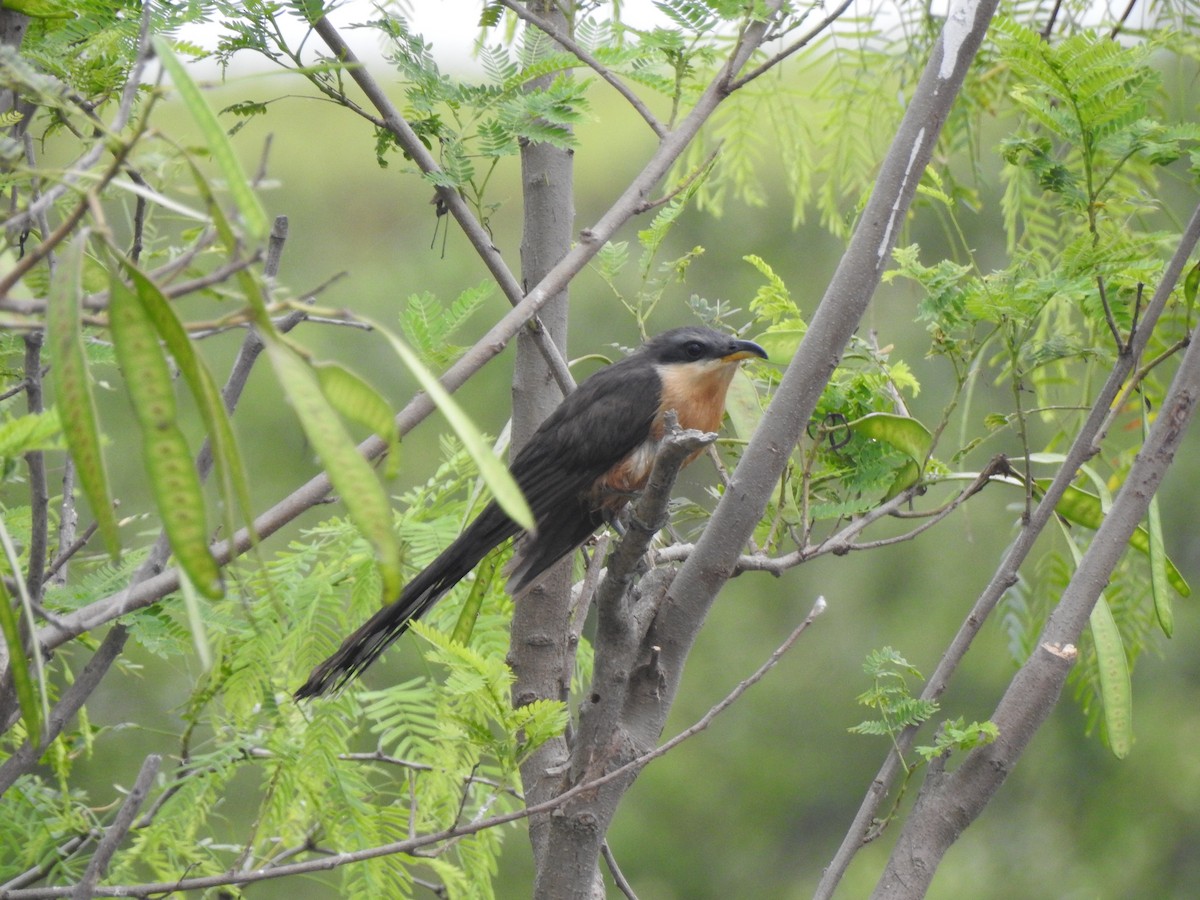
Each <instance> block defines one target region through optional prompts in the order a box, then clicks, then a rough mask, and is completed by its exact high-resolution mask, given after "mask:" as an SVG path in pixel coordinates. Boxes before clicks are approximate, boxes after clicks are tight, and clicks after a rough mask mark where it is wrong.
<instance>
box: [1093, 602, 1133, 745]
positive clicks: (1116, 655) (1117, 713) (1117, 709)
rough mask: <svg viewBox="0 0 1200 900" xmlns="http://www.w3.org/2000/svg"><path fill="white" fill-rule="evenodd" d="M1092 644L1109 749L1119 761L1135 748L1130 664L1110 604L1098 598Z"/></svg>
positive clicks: (1094, 613)
mask: <svg viewBox="0 0 1200 900" xmlns="http://www.w3.org/2000/svg"><path fill="white" fill-rule="evenodd" d="M1090 622H1091V626H1092V641H1093V642H1094V643H1095V645H1096V664H1097V668H1098V670H1099V673H1100V697H1101V700H1102V701H1103V703H1104V725H1105V729H1106V731H1107V732H1108V746H1109V749H1111V750H1112V752H1113V755H1114V756H1116V757H1117V759H1124V758H1125V757H1126V756H1128V755H1129V750H1130V748H1131V747H1132V745H1133V690H1132V689H1131V688H1130V685H1129V661H1128V658H1127V657H1126V656H1125V644H1124V642H1123V641H1122V640H1121V632H1120V631H1119V630H1118V629H1117V622H1116V620H1115V619H1114V618H1113V614H1112V610H1111V609H1110V608H1109V605H1108V601H1107V600H1105V599H1104V595H1103V594H1101V595H1100V596H1099V597H1097V598H1096V605H1095V606H1094V607H1092V615H1091V619H1090Z"/></svg>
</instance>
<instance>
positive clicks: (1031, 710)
mask: <svg viewBox="0 0 1200 900" xmlns="http://www.w3.org/2000/svg"><path fill="white" fill-rule="evenodd" d="M1174 284H1175V279H1174V278H1170V279H1167V278H1166V277H1164V282H1163V284H1162V285H1160V290H1162V289H1164V285H1165V290H1166V292H1167V293H1169V292H1170V290H1171V289H1172V288H1173V287H1174ZM1198 336H1200V333H1198V332H1194V333H1193V335H1192V343H1191V345H1190V346H1189V347H1188V349H1187V352H1186V353H1185V354H1184V356H1183V360H1182V361H1181V363H1180V367H1179V371H1178V372H1177V373H1176V374H1175V379H1174V380H1173V382H1172V383H1171V388H1170V390H1169V391H1168V393H1167V397H1166V399H1165V401H1164V402H1163V405H1162V407H1161V409H1160V410H1159V414H1158V416H1157V418H1156V419H1155V421H1154V424H1153V426H1152V427H1151V429H1150V434H1149V435H1148V437H1147V438H1146V441H1145V443H1144V444H1143V445H1142V449H1141V450H1140V451H1139V453H1138V455H1137V457H1136V459H1135V460H1134V462H1133V466H1132V468H1131V469H1130V471H1129V476H1128V478H1127V479H1126V480H1125V483H1124V484H1123V485H1122V486H1121V489H1120V491H1118V492H1117V495H1116V497H1115V498H1114V499H1113V504H1112V507H1111V508H1110V509H1109V511H1108V513H1107V514H1106V515H1105V517H1104V521H1103V522H1102V523H1101V525H1100V527H1099V529H1097V531H1096V534H1095V536H1094V537H1093V538H1092V541H1091V543H1090V544H1089V545H1088V549H1087V552H1086V553H1085V554H1084V556H1083V559H1082V560H1080V562H1079V565H1078V567H1077V568H1076V570H1075V574H1074V575H1073V577H1072V578H1071V581H1070V583H1069V584H1068V585H1067V587H1066V589H1065V590H1064V591H1063V594H1062V597H1061V599H1060V600H1059V602H1058V605H1057V606H1056V607H1055V608H1054V611H1053V612H1052V613H1051V614H1050V618H1049V619H1048V621H1047V622H1046V626H1045V628H1044V629H1043V630H1042V634H1041V637H1040V638H1039V639H1038V647H1037V649H1036V650H1035V651H1034V652H1033V654H1032V655H1031V656H1030V657H1029V659H1028V660H1026V661H1025V664H1024V665H1023V666H1022V667H1021V669H1020V670H1019V671H1018V672H1017V674H1016V676H1015V677H1014V678H1013V680H1012V682H1011V683H1010V684H1009V687H1008V690H1006V691H1005V693H1004V696H1003V698H1002V699H1001V700H1000V703H999V705H998V706H997V707H996V711H995V712H994V713H993V714H992V716H991V719H992V721H993V722H995V723H996V725H997V727H998V728H999V732H1000V734H999V737H998V738H997V739H996V741H995V742H994V743H992V744H989V745H988V746H985V747H977V748H976V749H974V750H972V751H971V752H970V753H969V754H967V757H966V759H965V760H964V761H963V763H962V764H961V765H960V766H959V767H958V768H957V769H955V770H954V771H953V772H951V773H949V774H947V775H945V776H944V777H942V778H939V779H936V780H929V779H927V780H926V781H925V783H924V784H923V785H922V788H921V792H920V794H919V795H918V797H917V801H916V805H915V806H914V808H913V811H912V812H911V813H910V814H909V816H908V818H907V819H906V820H905V823H904V827H903V828H902V829H901V832H900V837H899V838H898V839H897V842H896V846H895V848H894V849H893V851H892V854H891V857H890V858H889V859H888V865H887V868H886V869H885V870H884V873H883V875H882V877H881V878H880V880H879V884H878V885H877V886H876V888H875V892H874V893H873V894H872V897H874V898H877V900H885V898H886V900H901V898H919V897H923V896H924V895H925V890H926V888H927V887H928V885H929V883H930V881H931V880H932V878H933V876H934V873H935V872H936V871H937V867H938V864H939V863H940V862H941V859H942V857H943V855H944V854H945V852H946V851H947V850H948V849H949V848H950V846H951V845H952V844H953V843H954V841H955V840H957V839H958V837H959V835H960V834H961V833H962V831H963V830H965V829H966V828H967V826H969V825H970V824H971V823H972V822H973V821H974V820H975V818H976V817H977V816H978V815H979V813H980V812H982V811H983V809H984V807H985V806H986V805H987V804H988V803H989V802H990V801H991V799H992V797H993V796H994V795H995V793H996V791H998V790H999V789H1000V786H1001V785H1002V784H1003V783H1004V781H1005V779H1006V778H1007V777H1008V774H1009V773H1010V772H1011V771H1012V769H1013V767H1014V766H1015V765H1016V764H1017V761H1018V760H1019V759H1020V757H1021V754H1022V753H1024V751H1025V749H1026V747H1027V746H1028V745H1029V742H1030V741H1031V740H1032V739H1033V736H1034V734H1036V733H1037V730H1038V728H1040V727H1041V725H1042V723H1043V722H1045V720H1046V719H1047V718H1048V717H1049V715H1050V712H1051V711H1052V710H1053V709H1054V706H1055V704H1056V703H1057V701H1058V697H1059V694H1060V693H1061V691H1062V687H1063V684H1064V683H1065V682H1066V678H1067V675H1068V674H1069V672H1070V670H1071V666H1072V664H1073V663H1074V661H1075V656H1076V653H1075V645H1076V643H1077V642H1078V641H1079V636H1080V635H1081V634H1082V632H1083V629H1084V627H1085V626H1086V625H1087V624H1088V617H1089V616H1090V615H1091V611H1092V608H1093V607H1094V606H1095V604H1096V599H1097V598H1098V597H1099V596H1100V594H1101V592H1102V591H1103V589H1104V587H1105V586H1106V585H1107V583H1108V579H1109V577H1110V576H1111V574H1112V571H1113V569H1114V568H1115V567H1116V565H1117V563H1118V562H1120V559H1121V556H1122V555H1123V554H1124V553H1125V550H1126V547H1127V546H1128V543H1129V538H1130V536H1131V535H1132V534H1133V532H1134V530H1136V529H1137V527H1138V525H1139V523H1140V522H1141V521H1142V519H1143V518H1144V517H1145V515H1146V512H1147V510H1148V509H1149V506H1150V501H1151V500H1152V499H1153V497H1154V494H1155V492H1156V491H1157V490H1158V488H1159V485H1160V484H1161V483H1162V479H1163V476H1164V475H1165V474H1166V472H1167V470H1168V469H1169V468H1170V465H1171V463H1172V461H1173V459H1174V456H1175V452H1176V451H1177V450H1178V448H1179V445H1180V442H1181V440H1182V439H1183V435H1184V433H1185V431H1186V429H1187V425H1188V424H1189V423H1190V421H1191V419H1192V416H1193V415H1194V413H1195V409H1196V402H1197V400H1198V399H1200V342H1198V341H1197V337H1198ZM1097 407H1098V408H1100V404H1099V403H1097ZM1103 409H1104V410H1107V407H1103Z"/></svg>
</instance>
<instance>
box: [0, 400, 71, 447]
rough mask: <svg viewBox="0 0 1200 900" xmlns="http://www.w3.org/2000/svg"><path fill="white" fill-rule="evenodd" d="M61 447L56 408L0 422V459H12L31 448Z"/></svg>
mask: <svg viewBox="0 0 1200 900" xmlns="http://www.w3.org/2000/svg"><path fill="white" fill-rule="evenodd" d="M60 449H62V422H60V421H59V418H58V410H57V409H48V410H46V411H45V412H40V413H26V414H25V415H23V416H17V418H15V419H9V420H8V421H7V422H3V423H0V459H12V458H13V457H16V456H21V455H23V454H25V453H29V452H30V451H33V450H60Z"/></svg>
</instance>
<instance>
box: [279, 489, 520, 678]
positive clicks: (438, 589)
mask: <svg viewBox="0 0 1200 900" xmlns="http://www.w3.org/2000/svg"><path fill="white" fill-rule="evenodd" d="M520 531H521V529H520V526H518V525H517V524H516V523H515V522H513V521H512V519H510V518H509V517H508V516H507V515H505V514H504V512H503V511H501V509H500V508H499V507H498V506H496V505H495V504H494V503H490V504H488V506H487V507H486V508H485V509H484V511H483V512H482V513H480V514H479V517H478V518H476V519H475V521H474V522H472V523H471V524H470V526H469V527H468V528H467V530H466V531H464V532H463V533H462V534H461V535H459V537H458V540H456V541H455V542H454V543H453V544H451V545H450V546H449V547H447V548H446V549H445V550H444V551H443V552H442V554H441V555H440V556H439V557H438V558H437V559H435V560H434V561H433V562H431V563H430V564H429V565H428V566H426V567H425V569H424V570H423V571H422V572H421V573H420V574H419V575H417V576H416V577H415V578H414V579H413V580H412V581H410V582H409V583H408V584H407V585H406V586H405V588H404V590H403V591H401V592H400V596H399V597H398V598H397V599H396V600H395V602H393V603H391V604H389V605H387V606H385V607H384V608H383V609H381V610H379V612H377V613H375V615H373V616H371V618H370V619H368V620H367V621H366V623H364V624H363V625H362V627H361V628H359V629H358V630H357V631H355V632H354V633H353V634H352V635H350V636H349V637H348V638H346V639H345V640H344V641H342V646H341V647H339V648H338V651H337V652H336V653H334V654H333V656H331V657H329V659H327V660H325V661H324V662H323V663H321V664H320V665H319V666H317V667H316V668H315V669H313V670H312V673H311V674H310V675H309V676H308V680H307V681H306V682H304V684H303V685H301V686H300V688H299V690H297V691H296V694H295V696H296V699H297V700H303V699H306V698H308V697H316V696H318V695H320V694H324V693H326V692H328V691H331V690H334V689H336V688H339V687H341V686H342V685H344V684H345V683H346V682H347V681H349V680H351V679H352V678H355V677H357V676H358V675H359V674H361V673H362V671H363V670H364V669H365V668H367V666H369V665H370V664H371V663H373V662H374V661H375V660H376V659H378V658H379V655H380V654H381V653H383V651H384V650H386V649H387V647H388V645H389V644H391V643H392V641H394V640H395V639H396V638H398V637H400V635H402V634H403V633H404V631H405V629H407V628H408V624H409V622H411V621H412V620H413V619H417V618H420V617H421V616H422V615H424V614H425V613H426V612H428V611H429V609H430V608H431V607H432V606H433V605H434V604H435V603H437V601H438V600H439V599H441V597H442V595H443V594H445V593H446V592H447V591H448V590H450V588H452V587H454V585H456V584H458V583H459V582H460V581H462V579H463V578H465V577H466V576H467V574H468V573H469V572H470V571H471V570H472V569H473V568H475V566H476V564H477V563H478V562H479V561H480V560H481V559H483V558H484V557H485V556H486V555H487V554H488V553H489V552H490V551H491V550H492V548H494V547H496V546H497V545H499V544H500V543H501V542H502V541H504V540H506V539H508V538H510V537H512V536H514V535H516V534H519V533H520Z"/></svg>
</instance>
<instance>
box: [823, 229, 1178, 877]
mask: <svg viewBox="0 0 1200 900" xmlns="http://www.w3.org/2000/svg"><path fill="white" fill-rule="evenodd" d="M1198 241H1200V206H1197V207H1196V209H1195V210H1194V211H1193V212H1192V218H1191V220H1190V221H1189V222H1188V224H1187V227H1186V228H1185V229H1184V233H1183V236H1182V238H1181V239H1180V243H1179V246H1178V247H1177V248H1176V250H1175V253H1174V255H1173V256H1172V258H1171V261H1170V262H1169V263H1168V264H1167V267H1166V269H1165V270H1164V272H1163V277H1162V281H1161V282H1160V283H1159V285H1158V288H1157V290H1155V292H1154V296H1153V297H1152V298H1151V300H1150V303H1149V305H1148V306H1147V307H1146V312H1145V315H1144V316H1143V317H1142V322H1141V324H1140V325H1139V326H1138V330H1137V331H1136V332H1135V333H1134V335H1133V337H1132V340H1131V341H1130V343H1131V348H1130V351H1129V352H1127V353H1122V354H1120V355H1119V356H1118V357H1117V359H1116V361H1115V362H1114V364H1113V369H1112V372H1111V373H1110V374H1109V377H1108V379H1107V380H1106V381H1105V383H1104V386H1103V387H1102V388H1101V389H1100V392H1099V394H1098V395H1097V397H1096V401H1095V402H1094V403H1093V404H1092V409H1091V412H1090V413H1089V414H1088V417H1087V420H1086V421H1085V422H1084V424H1083V426H1082V427H1081V428H1080V429H1079V433H1078V434H1077V435H1076V437H1075V441H1074V442H1073V443H1072V445H1071V449H1070V450H1069V451H1068V452H1067V456H1066V459H1064V460H1063V464H1062V466H1061V467H1060V468H1059V470H1058V472H1057V474H1056V475H1055V477H1054V481H1053V482H1052V483H1051V485H1050V487H1049V488H1047V490H1046V493H1045V495H1044V496H1043V497H1042V500H1041V502H1040V503H1039V504H1038V505H1037V506H1036V507H1035V508H1034V509H1033V512H1032V513H1031V515H1030V517H1029V521H1028V522H1026V523H1025V524H1024V525H1023V526H1022V528H1021V531H1020V533H1019V534H1018V535H1017V538H1016V540H1015V541H1013V543H1012V546H1011V547H1010V548H1009V551H1008V553H1007V554H1006V555H1005V557H1004V560H1003V561H1002V562H1001V563H1000V566H999V567H998V568H997V569H996V572H995V574H994V575H993V576H992V578H991V581H990V582H989V583H988V585H987V587H985V588H984V590H983V592H982V593H981V594H980V595H979V598H978V599H977V600H976V601H975V604H974V606H972V607H971V610H970V612H969V613H968V614H967V616H966V618H965V619H964V620H963V624H962V626H961V627H960V628H959V630H958V633H957V634H956V635H955V636H954V639H953V640H952V641H951V643H950V646H949V647H947V648H946V652H945V653H944V654H943V655H942V658H941V660H940V661H939V662H938V666H937V669H936V670H934V673H933V674H932V675H931V676H930V678H929V682H928V684H926V686H925V690H924V691H922V693H921V697H922V698H923V699H926V700H936V699H937V698H938V697H940V696H941V695H942V692H943V691H945V689H946V686H947V684H948V683H949V681H950V678H951V676H952V675H953V674H954V672H955V671H956V670H957V669H958V665H959V663H960V662H961V661H962V659H963V657H964V656H966V653H967V650H968V649H969V648H970V646H971V643H972V641H974V639H975V635H976V634H978V633H979V629H980V628H981V627H982V626H983V623H984V622H986V621H987V618H988V616H989V615H991V613H992V610H994V609H995V608H996V604H997V603H999V602H1000V598H1001V597H1003V596H1004V593H1005V591H1007V590H1008V589H1009V588H1010V587H1012V585H1013V584H1015V583H1016V580H1017V572H1018V571H1019V570H1020V568H1021V565H1022V564H1023V563H1024V562H1025V559H1026V557H1027V556H1028V555H1029V552H1030V551H1031V550H1032V549H1033V546H1034V544H1035V542H1036V541H1037V538H1038V536H1039V535H1040V534H1041V533H1042V530H1043V529H1044V528H1045V527H1046V525H1047V524H1048V523H1049V522H1050V521H1051V517H1052V516H1053V515H1054V507H1055V506H1057V505H1058V501H1059V500H1061V499H1062V496H1063V494H1064V493H1065V492H1066V489H1067V487H1068V486H1069V485H1070V484H1071V482H1072V481H1074V479H1075V476H1076V474H1077V473H1078V472H1079V468H1080V466H1082V465H1083V464H1084V463H1085V462H1087V461H1088V460H1089V459H1091V458H1092V457H1093V456H1094V455H1095V454H1096V452H1097V451H1098V450H1099V449H1100V441H1101V440H1103V438H1104V434H1105V431H1106V429H1107V425H1108V422H1109V421H1110V418H1111V411H1112V410H1113V409H1114V408H1116V407H1119V406H1120V404H1118V403H1115V402H1114V401H1115V400H1116V398H1117V396H1118V394H1119V393H1120V391H1121V390H1122V388H1123V386H1124V385H1125V384H1126V383H1127V382H1128V379H1129V376H1130V373H1131V372H1132V371H1133V367H1134V365H1135V363H1136V361H1137V359H1138V358H1139V357H1140V356H1141V354H1142V351H1143V350H1144V349H1145V347H1146V344H1147V342H1148V341H1149V339H1150V336H1151V334H1152V333H1153V332H1154V327H1155V325H1156V324H1157V322H1158V319H1159V317H1160V315H1161V314H1162V312H1163V310H1164V309H1165V308H1166V305H1167V302H1168V300H1170V297H1171V292H1172V291H1173V290H1174V288H1175V284H1176V283H1177V282H1178V280H1179V276H1180V274H1181V273H1182V272H1183V268H1184V266H1185V265H1186V263H1187V260H1188V257H1189V256H1190V255H1191V253H1192V250H1194V249H1195V247H1196V244H1197V242H1198ZM917 730H918V729H917V728H915V727H914V728H909V729H906V730H905V731H904V732H903V733H902V734H900V735H899V736H898V737H897V739H896V750H897V753H900V754H903V753H907V752H908V751H909V749H910V748H911V747H912V746H913V744H914V743H915V742H916V735H917ZM897 753H889V754H888V756H887V759H886V760H885V761H884V763H883V766H882V767H881V768H880V770H879V774H877V775H876V776H875V778H874V779H873V780H872V781H871V787H870V789H869V790H868V792H867V795H866V797H864V798H863V802H862V805H861V806H860V807H859V810H858V813H857V814H856V815H855V818H854V822H853V823H852V824H851V826H850V828H849V830H848V831H847V832H846V836H845V838H844V839H843V841H842V844H841V846H840V847H839V848H838V851H837V853H836V854H835V856H834V858H833V860H832V862H831V863H830V864H829V866H828V867H827V868H826V869H825V872H824V874H823V875H822V877H821V882H820V884H819V885H818V886H817V891H816V893H815V894H814V895H813V896H814V900H828V898H830V897H832V896H833V892H834V890H835V888H836V887H837V884H838V882H839V881H840V880H841V878H842V876H843V875H844V874H845V871H846V868H847V867H848V866H849V865H850V860H851V859H852V858H853V857H854V854H855V853H856V852H857V851H858V849H859V847H861V846H862V845H863V843H864V841H865V839H866V835H867V833H868V831H869V830H870V828H871V827H872V823H873V822H874V821H875V819H876V817H877V816H878V813H879V808H880V806H881V805H882V803H883V800H884V798H885V797H886V796H887V794H888V792H889V791H890V790H891V788H892V786H893V785H894V784H895V783H896V779H897V778H898V777H899V776H900V773H901V766H900V757H899V756H898V755H897Z"/></svg>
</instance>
